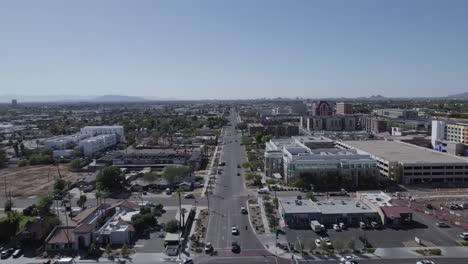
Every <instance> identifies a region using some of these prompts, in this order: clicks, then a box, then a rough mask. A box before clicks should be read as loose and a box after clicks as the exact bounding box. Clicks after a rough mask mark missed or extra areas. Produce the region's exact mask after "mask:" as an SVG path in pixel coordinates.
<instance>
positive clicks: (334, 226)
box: [333, 224, 341, 231]
mask: <svg viewBox="0 0 468 264" xmlns="http://www.w3.org/2000/svg"><path fill="white" fill-rule="evenodd" d="M333 230H335V231H341V228H340V226H339V225H337V224H333Z"/></svg>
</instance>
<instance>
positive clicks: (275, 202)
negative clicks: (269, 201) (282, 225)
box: [273, 197, 279, 208]
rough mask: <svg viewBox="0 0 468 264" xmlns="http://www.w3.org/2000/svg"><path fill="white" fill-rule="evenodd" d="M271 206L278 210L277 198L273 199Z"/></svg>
mask: <svg viewBox="0 0 468 264" xmlns="http://www.w3.org/2000/svg"><path fill="white" fill-rule="evenodd" d="M273 205H274V206H275V208H278V205H279V201H278V198H276V197H275V198H273Z"/></svg>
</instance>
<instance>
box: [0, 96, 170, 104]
mask: <svg viewBox="0 0 468 264" xmlns="http://www.w3.org/2000/svg"><path fill="white" fill-rule="evenodd" d="M12 99H16V100H18V103H60V102H63V103H66V102H70V103H80V102H83V103H85V102H91V103H119V102H122V103H133V102H145V101H158V100H160V101H170V100H177V99H176V98H159V97H154V96H150V97H144V98H143V97H139V96H127V95H102V96H91V95H89V96H87V95H18V94H3V95H0V103H10V102H11V100H12Z"/></svg>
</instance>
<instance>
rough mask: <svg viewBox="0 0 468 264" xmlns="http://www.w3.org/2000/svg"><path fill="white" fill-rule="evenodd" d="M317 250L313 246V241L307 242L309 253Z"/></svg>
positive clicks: (315, 246)
mask: <svg viewBox="0 0 468 264" xmlns="http://www.w3.org/2000/svg"><path fill="white" fill-rule="evenodd" d="M316 248H317V245H316V244H315V241H314V240H310V241H309V250H310V252H312V251H314V250H315V249H316Z"/></svg>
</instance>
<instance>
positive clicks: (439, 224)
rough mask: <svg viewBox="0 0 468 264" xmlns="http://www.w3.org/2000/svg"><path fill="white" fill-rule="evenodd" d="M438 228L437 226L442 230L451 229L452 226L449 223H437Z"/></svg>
mask: <svg viewBox="0 0 468 264" xmlns="http://www.w3.org/2000/svg"><path fill="white" fill-rule="evenodd" d="M436 226H437V227H442V228H449V227H450V226H449V225H447V223H445V222H437V223H436Z"/></svg>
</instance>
